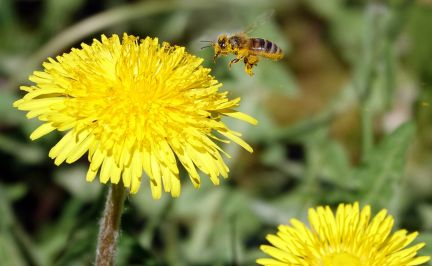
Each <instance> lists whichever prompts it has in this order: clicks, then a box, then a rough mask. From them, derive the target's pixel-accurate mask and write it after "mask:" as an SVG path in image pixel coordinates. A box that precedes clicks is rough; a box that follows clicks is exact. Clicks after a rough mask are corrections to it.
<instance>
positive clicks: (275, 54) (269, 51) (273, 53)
mask: <svg viewBox="0 0 432 266" xmlns="http://www.w3.org/2000/svg"><path fill="white" fill-rule="evenodd" d="M249 49H250V52H251V53H252V54H254V55H260V56H264V57H267V58H270V59H275V60H278V59H281V58H282V57H283V53H282V50H281V49H280V48H279V47H278V46H277V45H276V44H275V43H273V42H271V41H268V40H264V39H261V38H250V47H249Z"/></svg>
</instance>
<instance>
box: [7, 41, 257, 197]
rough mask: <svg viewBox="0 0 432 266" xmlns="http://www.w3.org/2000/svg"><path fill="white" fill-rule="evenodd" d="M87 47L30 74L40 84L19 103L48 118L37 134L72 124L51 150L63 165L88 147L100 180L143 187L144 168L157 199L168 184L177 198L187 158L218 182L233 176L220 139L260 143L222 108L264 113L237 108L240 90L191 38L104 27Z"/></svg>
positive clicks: (193, 175)
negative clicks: (233, 89) (226, 88)
mask: <svg viewBox="0 0 432 266" xmlns="http://www.w3.org/2000/svg"><path fill="white" fill-rule="evenodd" d="M81 46H82V48H81V49H72V51H71V52H70V53H67V54H64V55H62V56H58V57H56V59H55V60H54V59H52V58H49V59H48V62H45V63H44V64H43V66H44V71H43V72H38V71H36V72H34V73H33V75H32V76H30V80H31V81H33V82H34V83H36V84H35V85H33V86H22V87H21V89H22V90H24V91H26V92H27V94H26V95H25V96H24V97H23V98H22V99H20V100H18V101H16V102H15V103H14V106H15V107H17V108H18V109H20V110H25V111H28V113H27V117H28V118H33V117H38V118H39V120H41V121H43V122H44V123H43V124H42V125H41V126H40V127H38V128H37V129H36V130H35V131H34V132H33V133H32V134H31V136H30V137H31V139H32V140H34V139H37V138H40V137H41V136H43V135H45V134H48V133H49V132H51V131H54V130H58V131H66V132H67V133H66V134H65V135H64V136H63V138H62V139H61V140H60V141H59V142H58V143H57V144H56V145H55V146H54V147H53V148H52V149H51V151H50V152H49V156H50V157H51V158H53V159H55V161H54V162H55V164H56V165H60V164H61V163H63V162H64V161H66V162H67V163H72V162H74V161H76V160H78V159H79V158H80V157H82V156H83V155H84V154H85V153H86V152H88V160H89V161H90V166H89V169H88V172H87V177H86V179H87V180H88V181H92V180H93V179H94V178H95V177H96V175H97V173H98V172H99V178H100V182H102V183H106V182H108V181H110V182H112V183H115V184H116V183H118V182H119V181H120V180H122V182H123V184H124V186H125V187H129V188H130V190H131V193H135V192H137V191H138V189H139V187H140V184H141V176H142V174H143V172H145V173H146V174H147V175H148V176H149V178H150V186H151V190H152V195H153V197H154V198H159V197H160V196H161V191H162V187H163V188H164V190H165V191H166V192H170V193H171V195H172V196H174V197H176V196H178V195H179V194H180V179H179V169H178V162H180V163H181V164H182V165H183V166H184V168H185V169H186V171H187V172H188V174H189V176H190V179H191V180H192V183H193V184H194V186H195V187H198V186H199V185H200V176H199V174H198V171H197V169H199V170H201V171H202V172H204V173H205V174H207V175H209V176H210V179H211V180H212V182H213V183H214V184H218V183H219V176H220V175H222V176H223V177H227V173H228V170H229V169H228V167H227V166H226V165H225V163H224V161H223V159H222V157H221V154H223V153H224V152H223V150H222V149H221V148H220V147H219V146H218V145H217V144H216V142H217V141H221V142H229V141H230V140H231V141H234V142H236V143H237V144H239V145H241V146H242V147H244V148H245V149H246V150H248V151H250V152H251V151H252V148H251V147H250V146H249V145H248V144H247V143H246V142H244V141H243V140H242V139H241V138H240V136H241V135H240V133H237V132H234V131H232V130H230V129H229V128H228V127H227V126H226V125H225V124H224V123H223V122H222V121H221V117H223V116H230V117H233V118H237V119H240V120H244V121H247V122H249V123H252V124H255V123H256V120H255V119H253V118H251V117H250V116H247V115H246V114H243V113H241V112H238V111H236V110H235V107H237V106H238V104H239V102H240V99H239V98H237V99H233V100H230V99H228V98H227V92H219V88H220V87H221V86H222V84H221V83H219V82H218V81H217V80H215V79H214V78H213V77H212V76H210V75H209V72H210V69H207V68H204V67H202V66H201V63H202V59H200V58H198V57H195V56H193V55H190V54H188V53H187V52H185V48H184V47H178V46H170V45H169V44H168V43H162V45H160V44H159V43H158V39H152V38H149V37H147V38H145V39H144V40H139V39H138V38H137V37H134V36H129V35H126V34H124V36H123V39H122V40H120V38H119V37H118V36H117V35H113V36H112V37H110V38H107V37H105V36H102V41H98V40H94V41H93V43H92V45H90V46H89V45H86V44H82V45H81Z"/></svg>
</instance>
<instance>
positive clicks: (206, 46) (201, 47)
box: [201, 45, 211, 50]
mask: <svg viewBox="0 0 432 266" xmlns="http://www.w3.org/2000/svg"><path fill="white" fill-rule="evenodd" d="M207 47H211V45H206V46H203V47H201V50H202V49H204V48H207Z"/></svg>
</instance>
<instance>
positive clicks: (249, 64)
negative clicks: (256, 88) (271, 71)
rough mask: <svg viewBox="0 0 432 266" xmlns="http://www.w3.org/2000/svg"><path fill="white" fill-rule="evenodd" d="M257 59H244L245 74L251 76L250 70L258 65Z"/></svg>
mask: <svg viewBox="0 0 432 266" xmlns="http://www.w3.org/2000/svg"><path fill="white" fill-rule="evenodd" d="M258 61H259V58H258V57H257V56H253V55H251V56H247V57H245V58H244V60H243V62H244V63H245V72H246V73H247V74H248V75H249V76H253V75H254V73H253V72H252V68H253V67H254V66H256V65H257V64H258Z"/></svg>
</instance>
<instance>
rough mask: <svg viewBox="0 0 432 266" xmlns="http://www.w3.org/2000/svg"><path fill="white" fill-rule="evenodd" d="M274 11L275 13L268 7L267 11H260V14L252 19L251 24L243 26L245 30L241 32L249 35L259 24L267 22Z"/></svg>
mask: <svg viewBox="0 0 432 266" xmlns="http://www.w3.org/2000/svg"><path fill="white" fill-rule="evenodd" d="M274 13H275V10H274V9H270V10H267V11H265V12H263V13H261V14H260V15H258V17H257V18H256V19H255V20H254V22H253V23H252V24H250V25H249V26H247V27H246V28H245V30H244V31H243V32H244V33H245V34H247V35H249V34H250V33H252V32H253V31H255V30H256V29H258V28H259V27H260V26H262V25H264V24H265V23H267V22H268V21H269V20H270V18H271V17H273V16H274Z"/></svg>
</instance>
